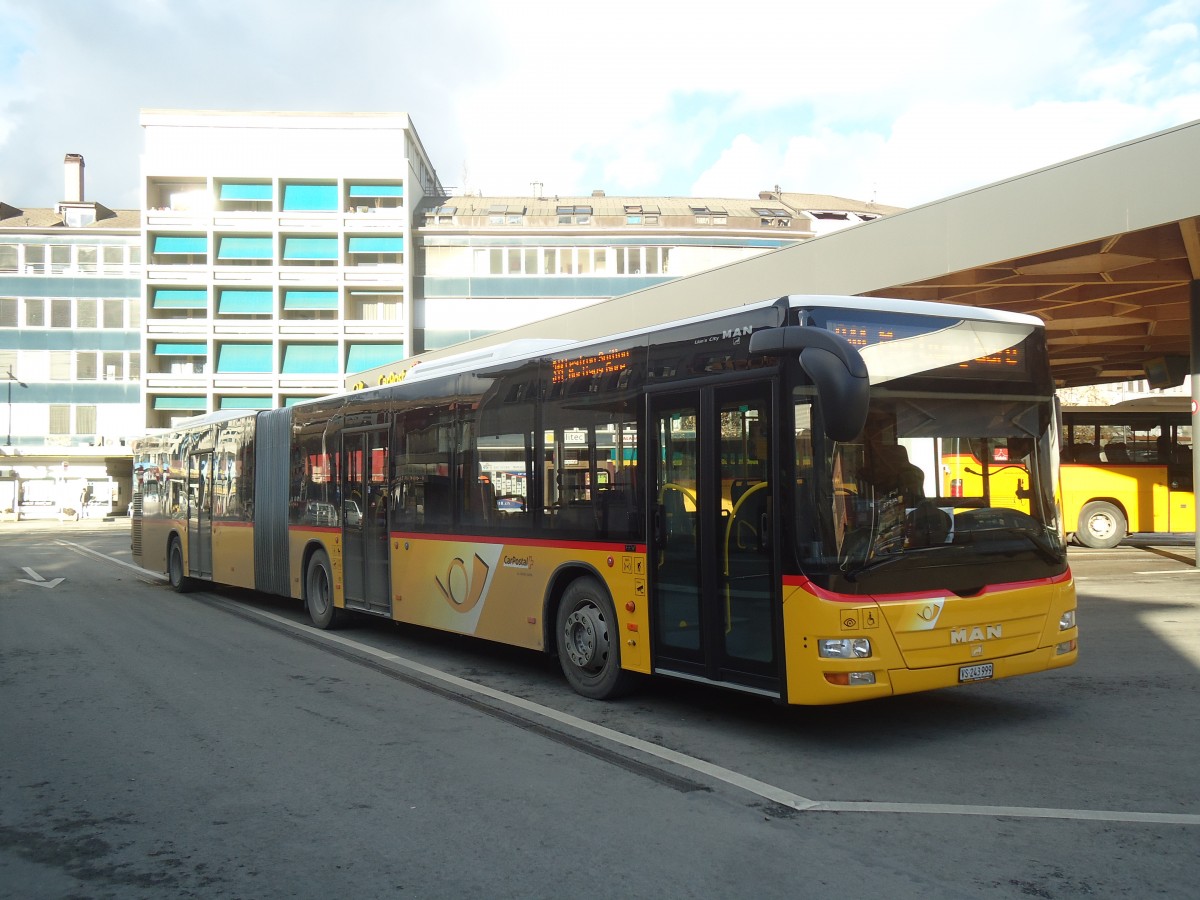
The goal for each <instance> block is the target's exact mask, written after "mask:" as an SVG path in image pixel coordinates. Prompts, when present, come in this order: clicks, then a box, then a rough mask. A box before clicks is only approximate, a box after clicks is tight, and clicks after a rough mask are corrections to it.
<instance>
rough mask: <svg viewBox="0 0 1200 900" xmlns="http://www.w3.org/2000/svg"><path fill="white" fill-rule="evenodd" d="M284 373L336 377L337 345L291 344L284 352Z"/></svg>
mask: <svg viewBox="0 0 1200 900" xmlns="http://www.w3.org/2000/svg"><path fill="white" fill-rule="evenodd" d="M283 371H284V372H285V373H287V374H296V375H301V374H302V375H336V374H337V371H338V351H337V344H291V345H289V346H287V347H285V348H284V350H283Z"/></svg>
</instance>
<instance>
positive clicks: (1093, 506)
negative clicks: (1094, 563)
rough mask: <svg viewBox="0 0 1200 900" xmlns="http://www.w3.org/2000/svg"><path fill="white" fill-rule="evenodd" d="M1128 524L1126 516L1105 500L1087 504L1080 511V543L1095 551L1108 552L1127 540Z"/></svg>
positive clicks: (1078, 533) (1077, 533) (1076, 533)
mask: <svg viewBox="0 0 1200 900" xmlns="http://www.w3.org/2000/svg"><path fill="white" fill-rule="evenodd" d="M1127 529H1128V523H1127V522H1126V521H1125V514H1124V513H1123V512H1121V510H1120V509H1118V508H1117V507H1116V506H1114V505H1113V504H1111V503H1109V502H1107V501H1105V500H1093V501H1092V502H1091V503H1085V504H1084V506H1083V509H1081V510H1080V511H1079V530H1078V531H1076V532H1075V537H1076V539H1077V540H1078V541H1079V543H1081V544H1083V546H1085V547H1091V548H1092V549H1093V550H1108V549H1110V548H1112V547H1115V546H1117V544H1119V543H1121V541H1123V540H1125V534H1126V531H1127Z"/></svg>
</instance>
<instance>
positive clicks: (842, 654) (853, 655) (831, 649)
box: [817, 638, 871, 659]
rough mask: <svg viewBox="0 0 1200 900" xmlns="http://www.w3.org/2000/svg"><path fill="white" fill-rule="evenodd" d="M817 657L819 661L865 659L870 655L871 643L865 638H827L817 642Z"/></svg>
mask: <svg viewBox="0 0 1200 900" xmlns="http://www.w3.org/2000/svg"><path fill="white" fill-rule="evenodd" d="M817 655H818V656H820V657H821V659H866V658H867V657H868V656H870V655H871V642H870V640H868V639H867V638H829V639H824V640H819V641H817Z"/></svg>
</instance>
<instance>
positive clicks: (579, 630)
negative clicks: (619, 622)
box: [563, 603, 609, 674]
mask: <svg viewBox="0 0 1200 900" xmlns="http://www.w3.org/2000/svg"><path fill="white" fill-rule="evenodd" d="M563 639H564V640H563V643H564V645H565V647H566V650H567V656H568V657H569V658H570V660H571V662H572V663H573V664H574V665H575V666H576V668H578V669H581V670H583V671H585V672H588V673H592V674H594V673H596V672H599V671H600V670H602V669H603V668H604V664H605V662H606V661H607V660H608V647H609V644H608V624H607V623H606V622H605V621H604V616H603V615H601V613H600V610H599V609H597V608H596V607H595V606H594V605H592V604H590V603H588V604H584V605H581V606H579V607H578V608H576V609H574V610H572V611H571V614H570V615H569V616H567V621H566V624H565V625H564V626H563Z"/></svg>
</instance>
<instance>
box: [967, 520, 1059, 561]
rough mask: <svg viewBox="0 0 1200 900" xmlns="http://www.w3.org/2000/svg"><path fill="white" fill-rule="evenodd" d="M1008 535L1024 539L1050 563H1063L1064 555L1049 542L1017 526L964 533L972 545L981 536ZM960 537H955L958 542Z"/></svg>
mask: <svg viewBox="0 0 1200 900" xmlns="http://www.w3.org/2000/svg"><path fill="white" fill-rule="evenodd" d="M997 533H999V534H1007V535H1011V536H1013V537H1020V538H1024V539H1025V540H1026V541H1027V542H1028V543H1029V544H1030V545H1031V546H1032V547H1033V548H1034V549H1035V550H1036V551H1037V554H1038V556H1040V557H1041V558H1042V559H1044V560H1045V561H1046V562H1049V563H1060V562H1062V561H1063V554H1062V553H1060V552H1057V551H1056V550H1055V549H1054V547H1053V546H1052V545H1051V544H1050V543H1049V542H1048V541H1043V540H1042V539H1040V538H1039V537H1038V536H1037V534H1036V533H1034V532H1032V531H1030V530H1029V529H1027V528H1019V527H1017V526H1015V525H1007V526H1002V527H1000V528H983V529H980V530H979V531H967V532H962V534H963V535H970V537H971V540H970V543H975V537H976V536H977V535H980V534H985V535H986V534H997ZM957 538H958V535H955V539H956V541H957Z"/></svg>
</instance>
